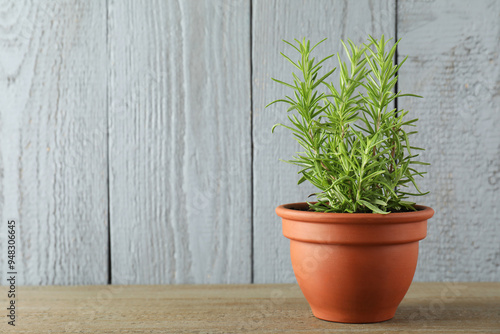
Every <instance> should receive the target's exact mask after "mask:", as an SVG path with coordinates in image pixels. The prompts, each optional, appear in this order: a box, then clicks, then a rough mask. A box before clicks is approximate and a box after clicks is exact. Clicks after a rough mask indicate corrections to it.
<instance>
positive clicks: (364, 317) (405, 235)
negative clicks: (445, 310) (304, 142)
mask: <svg viewBox="0 0 500 334" xmlns="http://www.w3.org/2000/svg"><path fill="white" fill-rule="evenodd" d="M307 207H308V204H307V203H293V204H285V205H280V206H279V207H277V208H276V213H277V214H278V216H280V217H281V218H282V222H283V234H284V235H285V237H287V238H289V239H290V255H291V258H292V266H293V271H294V273H295V277H296V278H297V282H298V283H299V286H300V288H301V290H302V293H303V294H304V296H305V297H306V299H307V301H308V302H309V305H310V306H311V309H312V312H313V314H314V315H315V316H316V317H317V318H319V319H323V320H328V321H336V322H347V323H368V322H379V321H384V320H389V319H391V318H392V317H394V314H395V313H396V309H397V307H398V306H399V303H400V302H401V300H402V299H403V297H404V296H405V294H406V292H407V291H408V288H409V287H410V284H411V282H412V280H413V275H414V274H415V269H416V266H417V257H418V241H419V240H422V239H423V238H425V236H426V234H427V219H429V218H431V217H432V216H433V214H434V210H432V209H431V208H429V207H426V206H417V207H416V208H417V210H418V211H415V212H403V213H390V214H387V215H381V214H373V213H323V212H311V211H304V210H307Z"/></svg>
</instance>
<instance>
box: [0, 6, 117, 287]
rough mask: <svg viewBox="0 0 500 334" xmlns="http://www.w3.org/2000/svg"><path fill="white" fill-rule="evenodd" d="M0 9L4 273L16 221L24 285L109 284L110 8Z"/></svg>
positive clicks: (18, 265)
mask: <svg viewBox="0 0 500 334" xmlns="http://www.w3.org/2000/svg"><path fill="white" fill-rule="evenodd" d="M0 8H1V9H0V22H1V29H0V92H1V93H0V105H1V106H2V107H1V120H0V124H1V146H0V149H1V157H2V158H1V162H0V164H1V166H0V175H1V180H2V181H1V182H2V187H1V193H2V195H1V199H0V202H1V207H0V209H1V212H2V214H1V215H2V230H1V232H2V237H3V238H2V250H1V254H2V256H0V264H1V265H2V266H1V267H2V269H4V268H5V260H6V246H5V245H6V243H5V241H6V231H7V230H6V221H7V219H9V218H15V219H16V220H17V223H18V230H17V237H18V240H17V242H18V244H17V245H18V249H17V261H18V262H17V270H18V272H20V275H19V278H18V279H19V281H18V284H19V283H21V284H28V285H31V284H33V285H38V284H42V285H43V284H103V283H106V282H107V277H108V270H107V254H108V247H107V215H108V211H107V209H108V203H107V185H106V180H107V166H106V160H107V156H106V152H107V149H106V147H107V143H106V126H107V125H106V117H107V115H106V83H107V77H106V62H107V59H106V14H105V13H106V6H105V3H104V2H102V1H90V2H81V1H58V0H57V1H40V2H38V1H35V2H24V1H7V2H5V1H3V2H2V6H0ZM4 274H5V271H4V270H2V271H1V274H0V277H1V282H2V284H4V282H5V280H4V277H3V275H4Z"/></svg>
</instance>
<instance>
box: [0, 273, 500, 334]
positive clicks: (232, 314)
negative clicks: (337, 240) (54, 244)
mask: <svg viewBox="0 0 500 334" xmlns="http://www.w3.org/2000/svg"><path fill="white" fill-rule="evenodd" d="M19 289H20V293H21V295H22V296H23V299H22V301H21V302H20V304H19V309H18V318H17V325H16V331H15V332H16V333H37V334H43V333H63V332H64V333H136V332H147V333H166V332H167V333H199V332H202V333H240V332H247V331H249V332H250V331H251V332H258V333H302V332H304V333H330V332H341V333H351V332H354V333H409V332H411V333H414V332H415V333H498V329H499V328H500V317H499V316H498V314H499V312H500V283H414V284H413V285H412V286H411V288H410V290H409V291H408V294H407V295H406V297H405V298H404V299H403V301H402V303H401V305H400V306H399V308H398V311H397V312H396V315H395V317H394V318H393V319H391V320H389V321H385V322H381V323H376V324H354V325H353V324H341V323H334V322H328V321H323V320H318V319H316V318H315V317H314V316H313V315H312V313H311V310H310V308H309V305H308V304H307V301H306V300H305V298H304V297H303V296H302V293H301V291H300V289H299V288H298V286H297V285H292V284H275V285H261V284H254V285H210V286H207V285H187V286H186V285H184V286H182V285H169V286H158V285H154V286H116V285H114V286H109V285H108V286H85V287H20V288H19ZM6 296H7V293H6V288H5V287H2V288H0V303H1V305H7V304H6V303H7V299H6ZM7 326H8V325H7V324H6V323H2V324H0V328H2V330H3V328H5V327H7Z"/></svg>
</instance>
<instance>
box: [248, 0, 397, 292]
mask: <svg viewBox="0 0 500 334" xmlns="http://www.w3.org/2000/svg"><path fill="white" fill-rule="evenodd" d="M252 26H253V36H252V38H253V73H254V75H253V77H254V78H253V83H252V84H253V107H254V110H253V137H254V163H253V168H254V193H253V196H254V197H253V198H254V277H255V282H256V283H263V282H266V283H274V282H294V281H295V278H294V276H293V271H292V266H291V264H290V260H289V257H290V255H289V248H288V244H289V242H288V240H287V239H286V238H285V237H283V235H282V233H281V222H280V220H279V218H278V217H277V216H276V214H275V213H274V209H275V207H276V206H278V205H279V204H284V203H292V202H302V201H305V200H306V199H307V196H308V195H309V194H311V193H313V192H315V190H314V188H313V187H312V186H310V185H308V184H306V183H303V185H301V186H297V181H298V179H299V178H298V176H297V174H296V173H297V171H298V169H297V168H295V167H294V166H292V165H288V164H286V163H283V162H280V161H278V159H289V158H291V157H292V155H293V154H294V153H295V152H296V151H297V149H298V145H296V143H294V141H293V139H292V136H291V135H290V133H288V132H287V131H286V130H284V129H280V128H278V129H276V131H275V133H274V134H271V127H272V125H273V124H275V123H278V122H284V121H285V120H286V112H285V110H286V109H285V108H284V107H283V106H279V105H274V106H273V107H272V108H268V109H264V106H265V105H266V104H267V103H269V102H271V101H273V100H275V99H276V98H278V97H281V96H283V95H284V92H285V90H284V89H283V88H282V87H279V85H278V84H276V83H274V82H272V81H271V79H270V78H271V77H276V78H280V79H284V80H285V81H288V80H290V81H291V79H290V78H291V75H290V72H291V70H292V66H291V65H290V64H288V63H287V62H286V61H285V60H283V58H282V57H281V56H280V54H279V52H280V51H283V50H285V53H288V54H290V53H291V51H290V49H291V48H290V47H288V48H287V47H285V45H284V43H282V42H281V40H282V39H285V40H293V39H294V38H298V39H301V38H303V37H306V38H309V39H311V40H312V41H316V42H317V41H320V40H321V39H323V38H325V37H328V40H327V41H326V42H325V43H324V44H323V45H322V47H321V52H322V53H323V55H327V54H329V53H334V52H337V51H340V50H341V44H340V40H341V39H347V38H351V39H352V40H353V41H354V42H355V43H360V42H364V41H366V38H367V37H368V34H371V35H373V36H380V35H381V34H382V33H384V34H385V35H386V37H394V27H395V2H394V1H356V2H349V1H317V2H314V5H312V4H310V3H308V2H303V1H286V2H285V1H267V0H266V1H254V2H253V25H252ZM288 51H290V52H288ZM294 58H295V57H294ZM337 78H338V76H334V77H333V79H332V81H333V82H337Z"/></svg>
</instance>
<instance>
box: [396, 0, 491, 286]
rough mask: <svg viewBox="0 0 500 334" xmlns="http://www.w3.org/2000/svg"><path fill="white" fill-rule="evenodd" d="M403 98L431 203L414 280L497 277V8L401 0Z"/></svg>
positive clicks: (488, 4) (478, 3)
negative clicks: (406, 96)
mask: <svg viewBox="0 0 500 334" xmlns="http://www.w3.org/2000/svg"><path fill="white" fill-rule="evenodd" d="M398 4H399V10H398V19H399V20H398V35H399V37H402V38H403V41H402V42H401V44H400V49H399V50H400V52H399V54H400V56H401V57H403V56H406V55H410V57H409V58H408V61H407V62H406V64H405V65H404V66H403V68H402V70H401V72H400V84H399V88H400V89H401V90H403V91H405V92H412V93H415V94H419V95H422V96H424V99H413V98H411V99H400V101H399V106H400V107H403V108H406V109H408V110H410V111H411V113H412V115H414V116H415V117H418V118H419V119H420V120H419V122H418V130H419V134H418V135H416V137H415V141H416V142H417V143H418V146H420V147H425V148H426V149H427V151H425V152H423V153H422V155H421V156H422V160H424V161H428V162H430V163H431V164H432V166H430V167H428V168H422V170H427V171H428V175H426V177H425V179H423V181H421V182H420V184H421V187H422V188H423V189H424V190H428V191H430V192H431V193H430V194H429V195H428V196H426V197H424V198H422V199H416V200H417V201H420V202H421V203H422V204H425V205H429V206H432V207H433V208H434V210H435V211H436V214H435V216H434V218H432V220H430V221H429V230H428V236H427V239H426V240H424V241H423V242H422V243H421V250H420V259H419V268H418V269H417V274H416V277H415V278H416V279H417V280H444V281H446V280H480V281H498V280H500V224H499V223H498V222H499V219H500V211H499V210H500V207H499V203H500V131H499V128H500V58H499V53H500V44H499V41H500V3H499V2H498V1H474V2H470V1H465V0H464V1H423V2H419V1H404V0H402V1H399V2H398Z"/></svg>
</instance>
